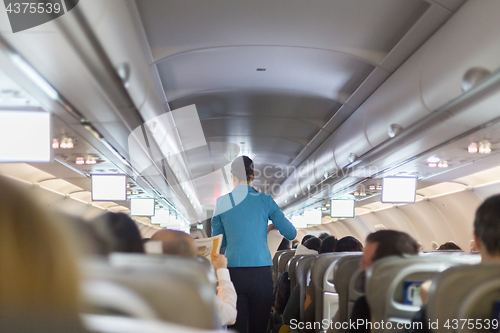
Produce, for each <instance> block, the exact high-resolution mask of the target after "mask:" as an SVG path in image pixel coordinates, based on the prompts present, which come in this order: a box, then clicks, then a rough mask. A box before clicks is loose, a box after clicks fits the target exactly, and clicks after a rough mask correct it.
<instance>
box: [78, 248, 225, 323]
mask: <svg viewBox="0 0 500 333" xmlns="http://www.w3.org/2000/svg"><path fill="white" fill-rule="evenodd" d="M127 256H130V257H129V259H130V261H127V260H126V258H127ZM117 258H118V259H117ZM139 258H142V259H143V260H144V261H143V262H138V259H139ZM203 260H205V259H203ZM205 261H206V260H205ZM208 264H209V265H210V263H208ZM208 267H209V266H207V265H206V264H205V262H203V261H199V260H197V259H187V258H180V257H167V256H159V257H156V258H154V257H153V258H150V256H147V255H124V256H122V255H120V256H115V257H114V259H112V260H97V259H94V260H89V261H86V262H84V263H83V269H82V272H83V273H84V279H85V280H86V281H110V282H112V283H114V284H116V285H119V286H122V287H124V288H127V289H129V290H131V291H132V292H133V293H135V294H136V295H138V296H139V297H141V298H142V299H143V300H144V301H146V302H147V304H149V305H150V306H151V307H152V308H153V309H154V310H155V312H156V314H157V315H158V317H159V318H160V319H161V320H165V321H168V322H172V323H178V324H182V325H186V326H191V327H196V328H204V329H214V328H217V327H218V326H219V322H218V317H217V315H216V309H215V304H214V299H215V297H216V293H215V284H214V283H213V281H215V277H214V276H213V272H212V273H211V274H212V277H209V273H207V272H208ZM187 309H189V311H188V310H187ZM92 310H93V311H92V312H91V313H106V310H107V309H99V308H95V307H93V308H92Z"/></svg>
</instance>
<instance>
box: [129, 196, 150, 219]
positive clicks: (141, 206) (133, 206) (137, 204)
mask: <svg viewBox="0 0 500 333" xmlns="http://www.w3.org/2000/svg"><path fill="white" fill-rule="evenodd" d="M130 215H132V216H153V215H155V199H130Z"/></svg>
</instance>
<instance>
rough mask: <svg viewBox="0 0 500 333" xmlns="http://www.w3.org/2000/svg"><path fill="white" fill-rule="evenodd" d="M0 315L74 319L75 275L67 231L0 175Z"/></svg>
mask: <svg viewBox="0 0 500 333" xmlns="http://www.w3.org/2000/svg"><path fill="white" fill-rule="evenodd" d="M0 188H1V189H2V191H0V313H3V314H5V313H11V314H12V315H13V316H18V315H19V314H20V313H21V314H22V316H23V317H25V318H29V317H30V316H33V317H36V316H42V317H44V318H51V319H52V318H54V317H57V318H64V319H68V318H75V319H76V318H77V314H78V301H79V274H78V269H77V263H76V258H75V252H74V249H73V247H72V246H71V245H70V244H73V241H72V240H70V239H69V237H70V236H69V234H68V233H67V232H66V231H65V230H63V229H61V227H62V226H61V225H59V224H56V221H55V220H53V219H52V218H51V217H48V216H47V215H46V213H45V211H43V210H42V209H41V208H39V207H38V205H37V204H36V203H35V202H34V201H33V200H32V199H31V198H30V197H29V196H27V195H26V194H25V193H24V192H23V191H22V190H21V189H19V188H18V187H17V186H16V185H15V184H13V183H11V181H9V180H6V179H5V178H3V177H0Z"/></svg>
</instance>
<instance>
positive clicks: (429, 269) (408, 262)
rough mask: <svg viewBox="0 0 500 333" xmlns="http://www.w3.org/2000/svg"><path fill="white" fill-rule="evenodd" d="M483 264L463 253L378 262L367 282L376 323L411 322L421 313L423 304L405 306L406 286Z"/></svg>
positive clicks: (396, 257)
mask: <svg viewBox="0 0 500 333" xmlns="http://www.w3.org/2000/svg"><path fill="white" fill-rule="evenodd" d="M479 261H480V257H479V256H478V255H470V254H464V253H460V252H455V253H443V254H435V255H415V256H407V257H399V256H392V257H388V258H384V259H381V260H378V261H377V262H375V263H374V264H373V265H372V266H371V267H370V269H369V270H368V273H367V279H366V297H367V301H368V304H369V305H370V309H371V314H372V317H374V319H375V320H376V321H381V320H384V321H385V322H387V321H391V322H410V321H411V319H412V318H413V316H414V315H415V313H416V312H418V311H419V310H420V305H419V304H405V302H404V298H405V295H404V294H405V284H408V285H412V284H419V283H422V282H424V281H426V280H429V279H432V278H433V277H434V276H436V275H437V274H439V273H441V272H443V271H444V270H446V269H448V268H449V267H451V266H456V265H463V264H475V263H478V262H479ZM418 289H419V286H415V290H418ZM417 293H418V292H417ZM388 331H389V330H387V332H388ZM392 331H394V330H391V332H392Z"/></svg>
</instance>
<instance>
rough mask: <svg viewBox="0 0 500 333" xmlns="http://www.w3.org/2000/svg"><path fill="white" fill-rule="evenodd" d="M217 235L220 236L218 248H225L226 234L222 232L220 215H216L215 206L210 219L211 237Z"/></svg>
mask: <svg viewBox="0 0 500 333" xmlns="http://www.w3.org/2000/svg"><path fill="white" fill-rule="evenodd" d="M217 235H222V243H221V246H220V247H226V245H227V244H226V243H227V242H226V233H225V232H224V226H223V225H222V220H221V217H220V214H218V213H217V204H215V208H214V216H213V217H212V237H213V236H217Z"/></svg>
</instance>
